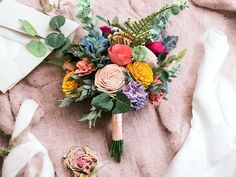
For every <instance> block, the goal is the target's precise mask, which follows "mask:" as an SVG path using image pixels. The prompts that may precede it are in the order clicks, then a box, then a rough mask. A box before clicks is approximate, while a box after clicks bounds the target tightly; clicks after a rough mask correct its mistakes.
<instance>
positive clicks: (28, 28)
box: [21, 20, 39, 36]
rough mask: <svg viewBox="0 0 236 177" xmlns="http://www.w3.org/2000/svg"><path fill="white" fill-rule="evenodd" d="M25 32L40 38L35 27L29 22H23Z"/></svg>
mask: <svg viewBox="0 0 236 177" xmlns="http://www.w3.org/2000/svg"><path fill="white" fill-rule="evenodd" d="M21 23H22V26H23V29H24V31H25V32H26V33H27V34H29V35H31V36H39V34H38V32H37V31H36V30H35V29H34V27H33V25H32V24H31V23H30V22H29V21H28V20H21Z"/></svg>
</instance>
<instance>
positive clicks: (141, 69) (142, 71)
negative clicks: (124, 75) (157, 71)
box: [127, 61, 153, 88]
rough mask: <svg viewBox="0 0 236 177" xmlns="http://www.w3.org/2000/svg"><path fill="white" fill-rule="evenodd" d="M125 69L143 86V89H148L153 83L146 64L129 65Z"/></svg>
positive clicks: (138, 62)
mask: <svg viewBox="0 0 236 177" xmlns="http://www.w3.org/2000/svg"><path fill="white" fill-rule="evenodd" d="M127 69H128V70H129V72H130V73H131V74H132V76H133V77H134V79H135V80H136V81H137V82H139V83H141V84H143V85H144V87H145V88H148V86H149V85H150V84H151V83H152V82H153V72H152V69H151V67H150V66H149V65H148V64H147V63H143V62H140V61H137V62H134V63H130V64H128V65H127Z"/></svg>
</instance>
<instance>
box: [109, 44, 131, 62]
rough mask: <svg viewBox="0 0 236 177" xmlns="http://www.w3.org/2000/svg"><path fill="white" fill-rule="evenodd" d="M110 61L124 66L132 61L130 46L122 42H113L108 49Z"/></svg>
mask: <svg viewBox="0 0 236 177" xmlns="http://www.w3.org/2000/svg"><path fill="white" fill-rule="evenodd" d="M108 54H109V57H110V59H111V61H112V63H115V64H117V65H119V66H124V65H127V64H129V63H131V62H132V48H131V47H130V46H128V45H124V44H115V45H113V46H111V47H110V48H109V50H108Z"/></svg>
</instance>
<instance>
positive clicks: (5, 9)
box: [0, 0, 78, 93]
mask: <svg viewBox="0 0 236 177" xmlns="http://www.w3.org/2000/svg"><path fill="white" fill-rule="evenodd" d="M20 19H26V20H28V21H29V22H30V23H31V24H32V25H33V26H34V27H35V29H36V30H37V32H38V33H39V35H40V36H42V37H46V36H47V35H48V34H49V33H50V32H52V31H51V30H50V28H49V21H50V19H51V17H50V16H48V15H45V14H43V13H41V12H39V11H37V10H35V9H33V8H30V7H28V6H25V5H23V4H21V3H19V2H17V1H15V0H3V1H2V2H0V90H1V91H2V92H3V93H5V92H6V91H7V90H9V89H10V88H12V87H13V86H14V85H15V84H16V83H18V82H19V81H20V80H21V79H23V78H24V77H25V76H26V75H27V74H29V73H30V72H31V71H32V70H33V69H34V68H35V67H37V66H38V65H39V64H40V63H41V62H42V61H43V59H45V58H46V56H47V55H48V54H50V53H51V52H52V50H51V49H48V51H47V55H45V56H44V57H41V58H37V57H34V56H33V55H32V54H31V53H29V52H28V51H27V49H26V47H25V46H26V44H27V43H28V42H29V41H31V40H32V38H31V37H29V36H27V35H24V31H23V30H22V25H21V22H20ZM77 28H78V24H77V23H76V22H74V21H71V20H69V19H66V23H65V25H64V26H63V27H61V31H62V33H64V35H65V36H66V37H68V36H69V35H71V34H72V33H73V32H74V31H75V30H76V29H77Z"/></svg>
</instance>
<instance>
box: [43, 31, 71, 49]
mask: <svg viewBox="0 0 236 177" xmlns="http://www.w3.org/2000/svg"><path fill="white" fill-rule="evenodd" d="M65 41H66V38H65V36H64V34H62V33H50V34H49V35H47V36H46V38H45V42H46V44H47V45H48V46H50V47H52V48H55V49H58V48H60V47H62V46H63V44H64V43H65Z"/></svg>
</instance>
